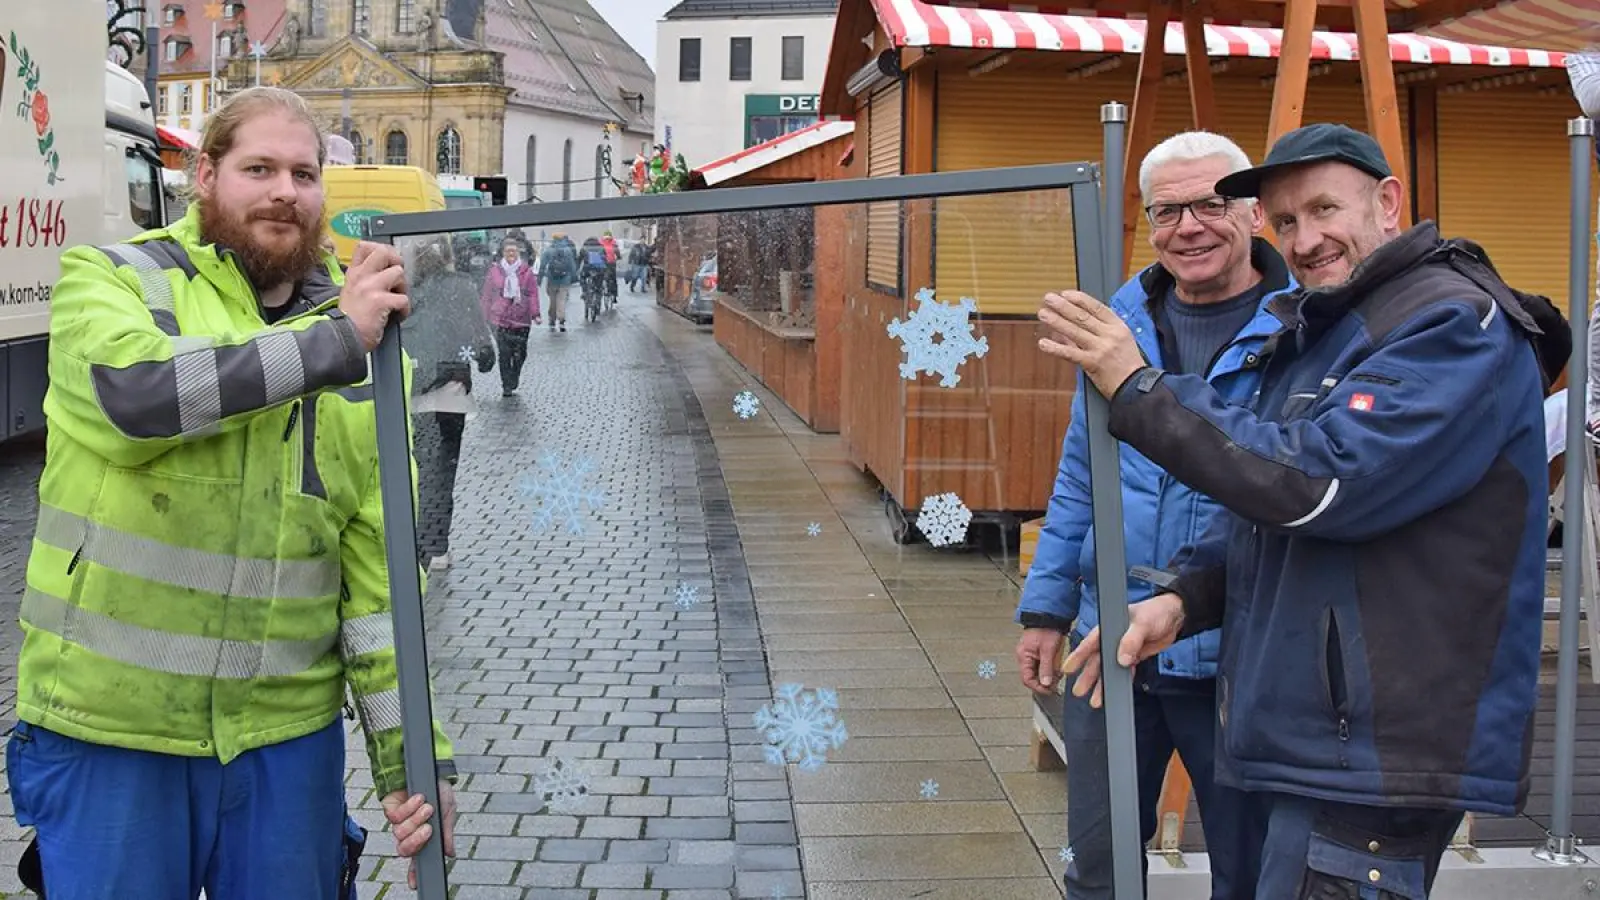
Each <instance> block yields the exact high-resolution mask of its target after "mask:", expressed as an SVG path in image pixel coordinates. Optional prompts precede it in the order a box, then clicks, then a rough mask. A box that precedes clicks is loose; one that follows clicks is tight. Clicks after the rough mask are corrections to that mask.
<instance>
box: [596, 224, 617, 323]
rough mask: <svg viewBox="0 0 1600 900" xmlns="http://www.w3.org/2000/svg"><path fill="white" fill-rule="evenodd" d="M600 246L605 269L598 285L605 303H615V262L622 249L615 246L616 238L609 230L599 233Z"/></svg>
mask: <svg viewBox="0 0 1600 900" xmlns="http://www.w3.org/2000/svg"><path fill="white" fill-rule="evenodd" d="M600 247H601V248H602V249H603V250H605V253H606V271H605V274H604V275H602V276H601V280H600V286H601V287H602V288H603V289H604V293H605V298H606V303H607V304H609V305H611V306H616V305H617V263H618V262H620V261H621V260H622V250H621V249H620V248H619V247H617V239H616V238H614V237H612V236H611V232H610V230H607V231H605V232H604V233H602V234H601V235H600Z"/></svg>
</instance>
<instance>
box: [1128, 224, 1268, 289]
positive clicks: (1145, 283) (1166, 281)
mask: <svg viewBox="0 0 1600 900" xmlns="http://www.w3.org/2000/svg"><path fill="white" fill-rule="evenodd" d="M1250 267H1251V268H1252V269H1255V270H1256V271H1257V272H1260V273H1261V283H1262V286H1263V287H1264V288H1265V291H1264V292H1263V293H1264V294H1265V295H1267V296H1270V295H1272V294H1277V293H1280V292H1282V291H1285V290H1288V289H1289V288H1291V287H1294V279H1292V278H1290V277H1289V266H1288V265H1287V264H1286V263H1285V262H1284V261H1283V257H1282V256H1280V255H1279V254H1278V249H1277V248H1276V247H1274V246H1272V244H1271V243H1270V242H1269V241H1267V239H1266V238H1259V237H1257V238H1251V239H1250ZM1176 280H1177V279H1175V278H1173V277H1172V273H1171V272H1168V271H1167V269H1166V267H1165V266H1163V265H1161V264H1160V263H1156V264H1154V265H1152V266H1150V267H1149V268H1148V269H1145V270H1144V271H1143V272H1140V273H1139V287H1140V289H1142V290H1143V291H1144V296H1145V300H1146V302H1152V303H1153V302H1155V301H1157V300H1159V299H1160V298H1162V297H1165V296H1166V294H1167V291H1168V290H1170V289H1171V288H1172V285H1173V284H1174V283H1175V282H1176Z"/></svg>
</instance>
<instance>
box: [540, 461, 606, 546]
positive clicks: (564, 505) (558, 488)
mask: <svg viewBox="0 0 1600 900" xmlns="http://www.w3.org/2000/svg"><path fill="white" fill-rule="evenodd" d="M593 473H594V463H591V462H589V461H588V460H584V459H579V460H574V461H573V462H572V463H571V464H570V465H568V464H567V463H566V461H565V460H563V459H562V458H561V457H559V456H557V455H556V454H554V453H546V454H544V455H543V456H541V457H540V458H539V471H538V472H535V473H530V474H528V475H524V476H523V478H522V488H521V490H522V496H524V497H526V498H528V499H529V500H532V501H534V502H535V503H536V504H538V507H537V509H536V510H535V511H534V514H533V526H534V527H535V528H538V529H540V530H541V531H542V530H544V529H547V528H550V527H551V526H552V525H554V524H555V523H556V522H558V521H559V522H561V523H563V524H565V525H566V528H567V533H568V534H573V535H580V534H583V510H584V507H586V506H587V507H588V508H589V510H590V511H591V512H593V511H595V510H598V509H599V508H600V506H601V504H603V503H604V502H605V492H604V491H602V490H600V489H599V488H597V487H594V486H592V485H590V484H589V476H590V475H592V474H593Z"/></svg>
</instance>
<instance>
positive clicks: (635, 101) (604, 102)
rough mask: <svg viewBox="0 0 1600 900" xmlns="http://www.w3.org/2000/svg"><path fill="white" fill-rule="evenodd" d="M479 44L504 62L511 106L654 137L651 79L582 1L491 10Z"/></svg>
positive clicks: (542, 0)
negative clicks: (500, 55) (608, 124)
mask: <svg viewBox="0 0 1600 900" xmlns="http://www.w3.org/2000/svg"><path fill="white" fill-rule="evenodd" d="M456 2H458V3H459V2H460V0H456ZM468 2H473V3H476V2H479V0H468ZM453 12H454V10H452V13H453ZM451 17H452V19H453V18H454V16H453V15H452V16H451ZM457 33H458V34H461V36H462V37H470V36H471V32H470V31H467V32H462V31H461V30H460V29H459V28H458V29H457ZM483 42H484V43H485V44H487V45H488V46H489V48H490V49H492V50H498V51H500V52H501V53H504V54H505V77H506V86H507V87H509V88H512V89H513V91H514V92H513V94H512V95H511V99H510V100H509V103H510V104H511V105H513V106H524V107H534V108H538V109H548V110H554V111H557V112H564V113H569V114H571V115H575V116H581V117H584V118H588V119H593V120H595V121H599V122H617V123H619V124H621V125H623V126H625V127H626V129H627V130H628V131H632V132H637V133H645V134H650V133H654V131H655V125H654V121H655V80H656V79H655V73H654V72H652V71H651V70H650V65H649V64H648V63H646V62H645V61H644V57H642V56H640V55H639V53H638V52H637V51H636V50H634V49H633V47H631V46H629V44H628V42H627V41H625V40H623V39H622V36H621V35H619V34H617V32H616V29H614V28H612V27H611V25H610V24H609V23H607V22H606V20H605V19H604V18H603V17H602V16H601V15H600V14H599V13H597V12H595V11H594V7H592V6H590V5H589V3H588V2H587V0H539V2H537V3H535V2H533V0H497V2H493V3H489V4H487V9H486V18H485V20H484V32H483Z"/></svg>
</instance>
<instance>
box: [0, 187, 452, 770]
mask: <svg viewBox="0 0 1600 900" xmlns="http://www.w3.org/2000/svg"><path fill="white" fill-rule="evenodd" d="M324 266H325V268H323V269H317V270H314V271H312V272H310V273H308V274H307V276H306V277H305V279H304V280H303V281H302V283H301V285H300V291H299V294H298V295H297V296H296V297H295V298H294V299H293V300H292V301H291V303H292V304H293V306H292V308H291V309H290V310H289V312H288V315H286V316H285V317H284V318H283V319H282V320H281V321H279V322H278V323H277V324H275V325H272V326H268V325H267V324H266V323H265V321H264V320H263V318H262V316H261V312H260V309H259V306H258V301H257V299H256V294H255V291H254V289H253V288H252V287H251V286H250V284H249V283H248V282H247V281H246V279H245V277H244V275H243V274H242V271H241V269H240V267H239V266H238V264H237V262H236V261H235V260H234V259H233V258H232V254H231V253H229V252H227V251H219V249H218V248H217V247H216V246H215V245H209V244H205V245H203V244H201V242H200V240H199V225H198V218H197V213H196V211H195V210H194V209H192V208H191V210H190V212H189V215H188V216H186V217H185V218H184V219H183V220H181V221H180V222H178V223H176V224H174V225H172V226H171V227H170V228H167V229H163V230H159V231H154V232H149V233H146V234H144V235H141V236H139V237H138V238H135V239H133V241H131V242H130V243H127V244H119V245H116V246H114V247H108V248H103V249H96V248H91V247H78V248H74V249H72V250H70V251H68V252H67V253H66V254H65V255H63V257H62V275H61V280H60V282H58V284H57V286H56V290H55V293H54V295H53V297H52V307H53V308H52V313H51V323H50V357H49V359H50V363H49V364H50V389H49V392H48V394H47V395H46V398H45V415H46V418H47V421H48V423H49V449H48V457H47V460H46V463H45V470H44V474H43V476H42V477H41V479H40V486H39V498H40V513H39V524H38V529H37V532H36V534H35V536H34V541H33V549H32V554H31V556H30V558H29V561H28V575H27V590H26V592H25V594H24V596H23V602H22V627H23V632H24V640H23V646H22V653H21V658H20V661H19V663H18V676H17V677H18V687H17V692H18V699H17V708H18V716H19V717H20V718H21V719H23V720H25V721H28V722H32V723H34V724H36V725H39V726H42V727H46V728H50V729H52V730H54V731H57V732H60V733H62V734H65V735H68V736H71V737H75V738H79V739H81V740H85V741H90V742H93V743H100V744H108V745H113V746H119V747H127V748H131V749H136V750H147V751H152V752H158V753H169V754H175V755H181V756H215V757H217V758H218V759H220V760H221V761H222V762H223V763H227V762H229V761H231V760H232V759H234V758H235V757H237V756H238V755H239V754H241V753H243V752H244V751H246V750H250V749H253V748H257V747H261V746H266V745H269V744H275V743H279V742H282V741H286V740H290V739H292V738H296V737H300V736H303V735H306V734H310V733H312V732H314V731H317V730H318V729H320V728H323V727H325V726H326V725H328V724H329V723H330V722H332V721H333V720H334V719H335V718H337V717H338V715H339V712H340V709H341V707H342V705H343V702H344V690H345V686H346V684H348V686H349V688H350V691H351V694H352V695H353V696H354V698H355V703H356V707H357V709H358V710H359V711H360V713H361V719H362V725H363V727H364V729H365V731H366V734H367V749H368V753H369V754H370V757H371V760H372V765H373V777H374V780H375V782H376V785H377V786H378V788H379V790H380V791H385V792H387V791H390V790H395V789H399V788H401V787H404V786H405V775H404V764H403V760H402V755H401V742H400V703H399V697H398V693H397V687H398V680H397V672H396V668H395V655H394V637H393V633H392V625H391V622H390V608H389V586H388V574H387V569H386V565H385V555H384V540H383V508H382V504H381V501H380V498H379V491H378V472H377V451H376V445H375V442H374V438H373V435H374V433H375V423H374V413H373V404H372V387H371V384H370V383H369V382H367V381H366V379H367V364H366V353H365V352H364V349H363V347H362V345H361V342H360V340H359V338H358V337H357V335H356V331H355V328H354V326H353V324H352V323H351V322H350V321H349V320H347V319H345V318H344V317H343V316H342V315H341V314H340V313H339V312H338V310H337V309H336V308H335V304H336V303H337V299H338V290H339V286H340V285H341V284H342V281H343V277H342V275H341V273H340V272H339V268H338V266H337V264H336V263H335V262H334V261H333V259H332V258H331V257H328V258H327V259H326V260H325V263H324ZM434 740H435V746H436V748H437V750H438V752H439V756H440V758H441V759H448V758H449V756H450V744H449V741H448V740H447V739H445V737H444V734H443V731H442V730H441V729H439V728H438V726H437V725H435V728H434ZM445 768H446V770H447V771H448V770H450V769H452V768H453V767H452V766H445Z"/></svg>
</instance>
